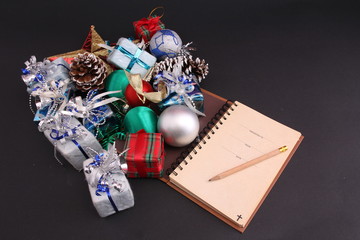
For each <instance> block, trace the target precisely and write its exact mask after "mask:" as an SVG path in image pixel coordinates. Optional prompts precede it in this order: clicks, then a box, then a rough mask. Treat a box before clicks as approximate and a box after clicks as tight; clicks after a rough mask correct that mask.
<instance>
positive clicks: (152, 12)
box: [148, 6, 165, 19]
mask: <svg viewBox="0 0 360 240" xmlns="http://www.w3.org/2000/svg"><path fill="white" fill-rule="evenodd" d="M159 9H162V14H161V15H160V16H159V19H160V18H162V17H163V16H164V13H165V8H164V7H163V6H158V7H156V8H154V9H153V10H152V11H151V12H150V13H149V16H148V18H151V17H155V16H157V15H156V14H154V12H155V11H156V10H159Z"/></svg>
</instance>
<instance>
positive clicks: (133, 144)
mask: <svg viewBox="0 0 360 240" xmlns="http://www.w3.org/2000/svg"><path fill="white" fill-rule="evenodd" d="M127 148H129V150H128V151H127V152H126V153H125V154H124V158H125V160H126V163H127V165H128V166H127V167H128V171H127V177H130V178H138V177H150V178H159V177H162V174H163V168H164V160H165V151H164V138H163V136H162V134H161V133H147V132H145V131H144V130H140V131H138V132H137V133H130V134H127V136H126V141H125V146H124V149H127Z"/></svg>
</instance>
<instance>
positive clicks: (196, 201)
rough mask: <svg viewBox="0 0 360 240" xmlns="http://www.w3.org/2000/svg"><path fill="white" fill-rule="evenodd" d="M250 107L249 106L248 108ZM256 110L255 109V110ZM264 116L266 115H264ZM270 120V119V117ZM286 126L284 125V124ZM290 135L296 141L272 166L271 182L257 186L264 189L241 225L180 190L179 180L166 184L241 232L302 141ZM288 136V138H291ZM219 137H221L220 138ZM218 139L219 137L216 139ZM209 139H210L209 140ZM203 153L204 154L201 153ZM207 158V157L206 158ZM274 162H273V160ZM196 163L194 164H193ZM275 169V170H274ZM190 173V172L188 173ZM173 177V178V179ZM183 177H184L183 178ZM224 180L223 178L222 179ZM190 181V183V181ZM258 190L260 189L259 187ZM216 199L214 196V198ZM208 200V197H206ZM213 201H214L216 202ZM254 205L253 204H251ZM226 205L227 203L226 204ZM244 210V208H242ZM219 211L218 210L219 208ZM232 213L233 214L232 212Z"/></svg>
mask: <svg viewBox="0 0 360 240" xmlns="http://www.w3.org/2000/svg"><path fill="white" fill-rule="evenodd" d="M249 109H250V108H249ZM255 112H256V111H255ZM265 117H266V116H265ZM271 120H272V119H271ZM233 124H234V122H233ZM280 125H282V124H280ZM285 127H286V126H285ZM288 129H290V128H288ZM217 134H221V127H220V130H219V133H217ZM292 135H293V137H291V138H292V139H293V138H294V137H295V136H296V137H297V138H298V139H297V142H292V144H291V145H293V146H292V147H291V148H290V150H291V151H290V152H289V153H287V157H286V159H284V160H283V162H282V163H281V164H280V166H279V167H275V168H274V170H273V172H274V173H275V176H273V175H271V179H270V181H271V182H269V184H265V183H266V182H268V181H269V180H267V181H265V182H264V183H263V184H260V185H259V186H261V185H262V186H263V187H262V189H263V190H261V191H266V192H265V193H261V194H262V195H259V193H258V194H257V196H259V198H257V197H255V199H254V202H253V203H255V204H256V203H257V205H256V207H255V208H253V207H251V204H250V208H248V214H247V218H245V219H244V222H243V224H242V226H239V225H238V224H236V223H235V222H234V221H232V220H230V218H228V217H226V214H225V213H224V215H223V214H221V213H219V212H218V211H217V210H216V209H215V208H214V209H213V208H212V207H211V206H210V205H211V204H209V205H206V204H205V203H203V202H202V201H200V200H199V199H198V198H197V197H196V195H194V196H193V195H192V194H194V193H190V192H191V190H188V191H190V192H189V193H188V192H185V191H184V190H182V189H181V182H179V183H178V184H179V185H180V186H179V187H178V186H176V185H175V184H174V183H172V182H170V181H168V182H167V183H168V185H169V186H171V187H173V188H174V189H176V190H177V191H179V192H180V193H181V194H183V195H184V196H186V197H188V198H189V199H191V200H192V201H194V202H195V203H197V204H198V205H200V206H201V207H203V208H204V209H206V210H208V211H209V212H210V213H212V214H214V215H215V216H217V217H218V218H219V219H221V220H222V221H224V222H225V223H227V224H229V225H230V226H232V227H234V228H235V229H236V230H238V231H240V232H243V231H245V229H246V228H247V226H248V224H249V223H250V221H251V220H252V218H253V217H254V215H255V213H256V212H257V210H258V209H259V207H260V206H261V204H262V203H263V201H264V200H265V198H266V197H267V195H268V194H269V192H270V190H271V189H272V187H273V186H274V184H275V182H276V181H277V179H278V178H279V176H280V175H281V173H282V171H283V170H284V168H285V167H286V165H287V164H288V162H289V160H290V159H291V157H292V156H293V154H294V153H295V151H296V149H297V148H298V146H299V144H300V143H301V141H302V139H303V136H302V135H301V134H300V133H298V132H296V131H293V133H292ZM291 138H290V139H291ZM220 139H221V138H220ZM218 140H219V139H218ZM293 140H295V139H293ZM293 140H291V141H293ZM209 141H211V140H209ZM205 149H206V147H205ZM199 151H201V150H200V149H199ZM203 155H204V154H203ZM206 155H207V153H205V156H206ZM207 159H208V158H207ZM188 161H192V160H189V159H188ZM193 161H196V156H194V160H193ZM203 161H204V159H203ZM274 163H275V162H274ZM191 165H193V164H190V166H191ZM195 165H196V164H195ZM183 167H184V168H185V169H186V168H187V167H188V166H186V165H183ZM275 169H276V170H275ZM194 170H195V169H194ZM177 171H180V170H179V169H177ZM180 172H181V171H180ZM180 172H179V173H180ZM190 175H191V174H190ZM267 177H268V178H269V177H270V175H268V176H267ZM177 178H178V177H175V179H177ZM175 179H174V180H175ZM183 179H184V178H183ZM184 180H185V182H188V183H187V184H190V185H189V186H190V187H191V185H194V184H193V183H194V182H192V181H190V182H189V181H188V178H185V179H184ZM219 181H221V180H219ZM223 181H224V180H223ZM191 182H192V183H191ZM199 187H201V185H199ZM203 187H205V186H203ZM203 187H201V188H200V189H199V188H198V190H196V187H195V189H194V190H195V191H199V190H200V192H203V189H202V188H203ZM259 190H260V189H259ZM205 193H206V192H203V194H205ZM206 195H207V194H205V195H204V197H205V199H204V201H205V200H206V199H207V198H206ZM211 195H212V194H210V196H211ZM237 195H238V197H239V194H237ZM250 196H252V195H250ZM212 198H213V200H214V197H212ZM215 199H216V198H215ZM208 200H209V199H208ZM216 201H217V200H216ZM216 201H215V202H216ZM253 205H254V204H253ZM223 206H225V205H223ZM226 206H227V205H226ZM225 209H226V207H225ZM243 210H244V209H243ZM219 211H220V210H219ZM231 211H233V210H231V208H230V212H231ZM232 215H233V214H232Z"/></svg>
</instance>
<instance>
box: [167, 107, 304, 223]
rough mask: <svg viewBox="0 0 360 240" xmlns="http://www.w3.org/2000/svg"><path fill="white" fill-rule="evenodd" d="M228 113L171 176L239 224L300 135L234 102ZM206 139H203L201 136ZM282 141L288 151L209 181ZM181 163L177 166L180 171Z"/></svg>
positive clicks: (268, 184)
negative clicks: (213, 132)
mask: <svg viewBox="0 0 360 240" xmlns="http://www.w3.org/2000/svg"><path fill="white" fill-rule="evenodd" d="M235 103H236V105H237V106H234V105H233V108H234V111H232V110H228V111H229V113H230V114H231V115H227V114H225V117H226V120H224V119H222V122H223V124H222V125H221V124H217V125H218V126H219V129H215V128H213V130H214V131H215V134H211V133H209V135H210V136H211V139H209V140H207V142H206V144H203V143H201V146H202V148H201V149H199V147H196V149H195V150H196V151H197V154H194V153H192V154H191V156H192V157H193V159H190V158H189V157H187V158H186V159H185V160H186V162H187V163H188V164H187V165H186V164H185V162H182V163H181V164H180V166H179V167H178V168H177V169H175V172H176V173H177V175H175V174H174V173H172V174H171V175H170V181H171V182H172V183H174V184H175V185H178V187H180V188H181V189H183V190H185V191H186V192H188V193H190V194H191V195H193V196H195V197H196V198H198V199H199V200H200V201H202V202H203V203H205V204H206V205H208V206H209V207H211V208H213V209H214V210H216V211H217V212H219V213H220V214H222V215H224V216H225V217H227V218H229V219H231V220H232V221H233V222H234V223H236V224H238V225H239V226H241V227H244V226H245V225H246V223H247V222H248V221H249V220H250V218H251V216H252V214H253V212H254V211H255V210H256V208H257V206H258V204H259V203H260V201H261V199H262V198H263V196H264V195H265V194H266V192H267V190H268V189H269V187H270V186H271V183H272V182H273V180H274V179H275V178H276V175H277V174H278V172H279V171H280V170H281V168H282V166H283V164H284V163H285V162H286V159H287V157H288V156H289V154H290V153H291V150H292V149H293V148H294V147H295V145H296V143H297V141H298V140H299V138H300V137H301V134H300V133H299V132H297V131H295V130H293V129H291V128H289V127H286V126H285V125H282V124H280V123H278V122H276V121H274V120H272V119H270V118H268V117H266V116H264V115H262V114H260V113H258V112H256V111H255V110H253V109H251V108H249V107H247V106H245V105H243V104H241V103H239V102H235ZM205 140H206V138H205ZM284 145H286V146H287V147H288V151H286V152H284V153H281V154H279V155H277V156H275V157H272V158H270V159H267V160H265V161H263V162H261V163H258V164H256V165H254V166H251V167H249V168H247V169H245V170H242V171H240V172H237V173H234V174H232V175H230V176H228V177H226V178H224V179H220V180H217V181H212V182H209V181H208V180H209V179H210V178H211V177H213V176H215V175H217V174H219V173H221V172H223V171H226V170H228V169H230V168H232V167H235V166H238V165H240V164H242V163H245V162H246V161H249V160H252V159H254V158H256V157H259V156H261V155H263V154H265V153H268V152H270V151H273V150H275V149H277V148H279V147H282V146H284ZM181 168H182V170H180V169H181Z"/></svg>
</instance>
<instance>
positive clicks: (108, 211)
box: [83, 158, 134, 217]
mask: <svg viewBox="0 0 360 240" xmlns="http://www.w3.org/2000/svg"><path fill="white" fill-rule="evenodd" d="M92 162H93V159H92V158H90V159H87V160H86V161H85V162H84V163H83V164H84V165H83V167H84V168H86V166H88V165H89V164H90V163H92ZM84 173H85V178H86V180H87V182H88V186H89V191H90V195H91V199H92V202H93V204H94V206H95V208H96V210H97V212H98V214H99V215H100V217H107V216H109V215H112V214H114V213H116V212H118V211H122V210H125V209H127V208H130V207H133V206H134V195H133V192H132V190H131V188H130V184H129V182H128V180H127V178H126V177H125V174H124V173H123V172H116V173H112V174H111V181H110V182H109V184H110V185H109V188H108V193H107V192H98V195H97V194H96V191H97V190H98V189H97V186H95V184H93V186H92V185H91V184H90V182H91V180H90V175H91V174H89V173H86V172H84ZM113 181H115V182H117V183H119V184H120V189H116V188H114V187H112V186H111V184H112V182H113Z"/></svg>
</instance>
